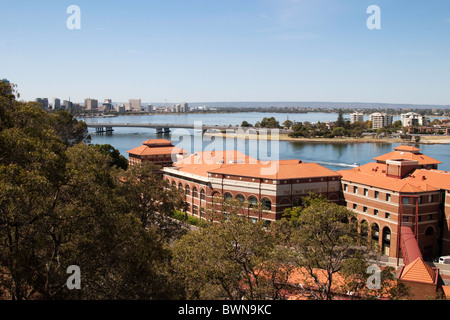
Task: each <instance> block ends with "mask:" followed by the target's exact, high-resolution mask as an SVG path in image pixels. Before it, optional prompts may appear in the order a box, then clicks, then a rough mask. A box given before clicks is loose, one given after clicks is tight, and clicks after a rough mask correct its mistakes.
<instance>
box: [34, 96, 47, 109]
mask: <svg viewBox="0 0 450 320" xmlns="http://www.w3.org/2000/svg"><path fill="white" fill-rule="evenodd" d="M36 102H37V103H40V104H41V107H42V108H43V109H48V99H47V98H36Z"/></svg>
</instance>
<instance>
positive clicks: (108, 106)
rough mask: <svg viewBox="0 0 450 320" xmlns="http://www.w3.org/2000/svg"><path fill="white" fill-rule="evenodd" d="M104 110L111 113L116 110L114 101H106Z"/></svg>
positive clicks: (104, 101) (103, 106)
mask: <svg viewBox="0 0 450 320" xmlns="http://www.w3.org/2000/svg"><path fill="white" fill-rule="evenodd" d="M102 108H103V111H104V112H109V111H112V110H114V106H113V104H112V100H111V99H104V100H103V105H102Z"/></svg>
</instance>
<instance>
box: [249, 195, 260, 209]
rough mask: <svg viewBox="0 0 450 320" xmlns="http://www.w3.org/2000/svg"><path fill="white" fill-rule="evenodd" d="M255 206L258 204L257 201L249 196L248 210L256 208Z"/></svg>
mask: <svg viewBox="0 0 450 320" xmlns="http://www.w3.org/2000/svg"><path fill="white" fill-rule="evenodd" d="M257 204H258V199H256V197H255V196H250V197H249V198H248V207H249V208H254V207H256V205H257Z"/></svg>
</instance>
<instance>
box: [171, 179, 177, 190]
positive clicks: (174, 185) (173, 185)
mask: <svg viewBox="0 0 450 320" xmlns="http://www.w3.org/2000/svg"><path fill="white" fill-rule="evenodd" d="M176 187H177V184H176V182H175V180H174V181H172V188H176Z"/></svg>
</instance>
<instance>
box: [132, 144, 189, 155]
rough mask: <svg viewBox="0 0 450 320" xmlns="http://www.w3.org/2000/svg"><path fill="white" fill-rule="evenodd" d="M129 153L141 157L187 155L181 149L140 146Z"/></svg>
mask: <svg viewBox="0 0 450 320" xmlns="http://www.w3.org/2000/svg"><path fill="white" fill-rule="evenodd" d="M127 153H129V154H130V155H139V156H153V155H161V154H187V152H186V151H184V150H183V149H181V148H178V147H173V146H172V147H154V148H150V147H148V146H146V145H142V146H139V147H137V148H134V149H131V150H128V151H127Z"/></svg>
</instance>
